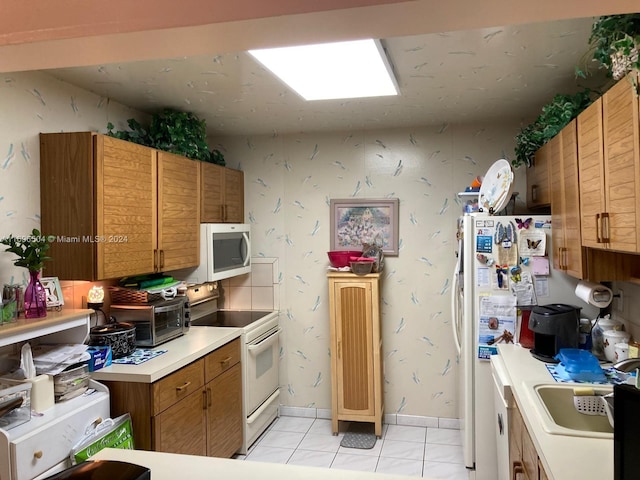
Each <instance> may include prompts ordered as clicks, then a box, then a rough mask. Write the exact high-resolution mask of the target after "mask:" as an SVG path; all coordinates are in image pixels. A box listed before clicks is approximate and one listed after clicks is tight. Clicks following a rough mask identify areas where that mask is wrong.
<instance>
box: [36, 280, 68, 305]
mask: <svg viewBox="0 0 640 480" xmlns="http://www.w3.org/2000/svg"><path fill="white" fill-rule="evenodd" d="M40 283H42V286H43V287H44V289H45V290H46V292H47V308H55V309H57V310H60V309H61V308H62V306H63V305H64V297H63V296H62V289H61V288H60V281H59V280H58V277H42V278H41V279H40Z"/></svg>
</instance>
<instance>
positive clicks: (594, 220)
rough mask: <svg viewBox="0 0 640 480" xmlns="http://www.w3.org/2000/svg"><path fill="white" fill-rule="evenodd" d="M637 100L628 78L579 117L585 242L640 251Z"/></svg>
mask: <svg viewBox="0 0 640 480" xmlns="http://www.w3.org/2000/svg"><path fill="white" fill-rule="evenodd" d="M638 137H639V123H638V96H637V94H636V91H635V88H634V86H633V84H632V82H631V79H630V78H628V77H626V78H624V79H622V80H620V81H619V82H618V83H617V84H615V85H614V86H613V87H612V88H611V89H610V90H609V91H607V92H606V93H605V94H604V95H603V96H602V97H601V99H599V100H598V101H596V102H594V103H593V104H592V105H591V106H590V107H589V108H587V109H586V110H585V111H584V112H583V113H582V114H580V115H579V116H578V155H579V167H580V180H581V181H580V208H581V219H582V244H583V245H584V246H586V247H592V248H598V249H610V250H614V251H618V252H627V253H638V252H640V228H639V227H638V222H639V221H640V208H639V206H638V200H639V198H640V159H639V157H638V155H639V151H640V148H639V140H638Z"/></svg>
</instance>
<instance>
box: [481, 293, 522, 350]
mask: <svg viewBox="0 0 640 480" xmlns="http://www.w3.org/2000/svg"><path fill="white" fill-rule="evenodd" d="M516 317H517V310H516V297H515V296H513V295H489V296H484V297H480V320H479V323H480V324H479V325H478V358H480V359H489V358H490V357H491V355H495V354H496V353H498V348H497V346H496V345H497V344H498V343H513V335H514V332H515V326H516Z"/></svg>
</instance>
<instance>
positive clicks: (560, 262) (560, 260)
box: [557, 247, 564, 270]
mask: <svg viewBox="0 0 640 480" xmlns="http://www.w3.org/2000/svg"><path fill="white" fill-rule="evenodd" d="M557 255H558V268H559V269H560V270H564V268H563V266H562V262H563V258H562V247H558V253H557Z"/></svg>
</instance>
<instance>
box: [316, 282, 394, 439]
mask: <svg viewBox="0 0 640 480" xmlns="http://www.w3.org/2000/svg"><path fill="white" fill-rule="evenodd" d="M327 276H328V278H329V317H330V319H329V323H330V331H331V342H330V346H331V426H332V431H333V434H334V435H336V434H337V433H338V431H339V421H341V420H347V421H355V422H369V423H373V424H374V430H375V434H376V436H377V437H381V436H382V413H383V411H384V405H383V391H382V381H383V369H382V338H381V333H380V274H379V273H374V274H368V275H355V274H353V273H343V272H330V273H329V274H328V275H327Z"/></svg>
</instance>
